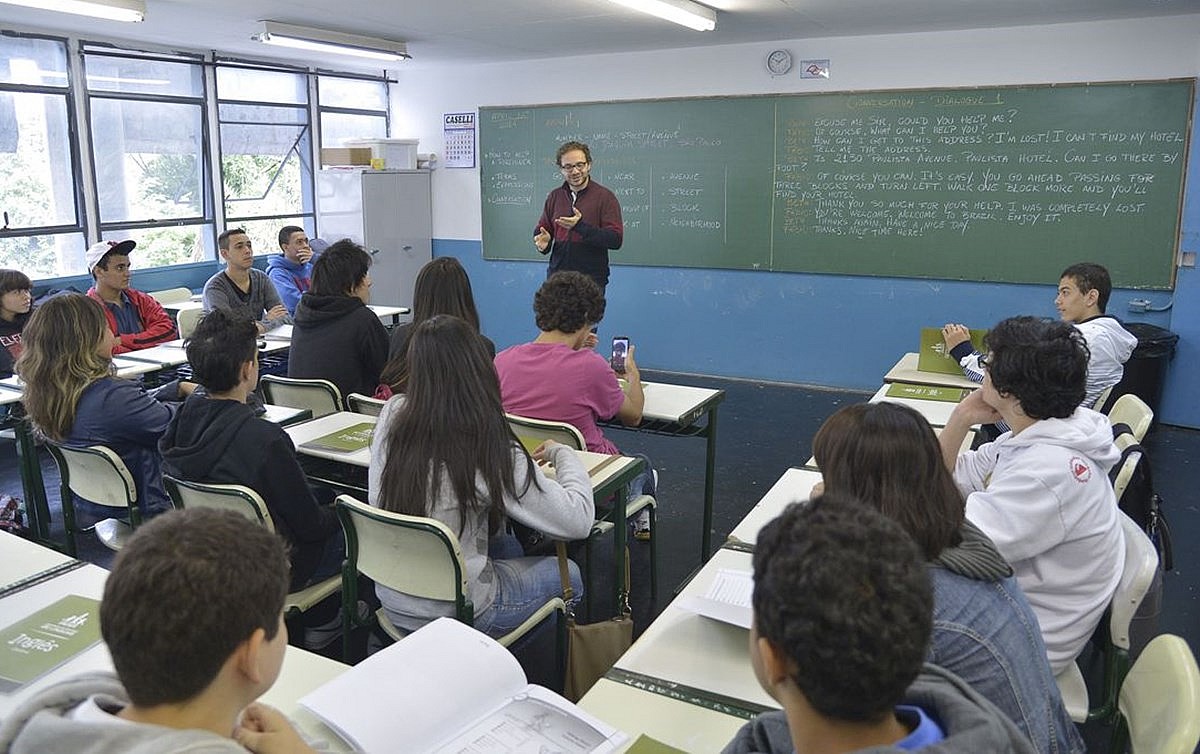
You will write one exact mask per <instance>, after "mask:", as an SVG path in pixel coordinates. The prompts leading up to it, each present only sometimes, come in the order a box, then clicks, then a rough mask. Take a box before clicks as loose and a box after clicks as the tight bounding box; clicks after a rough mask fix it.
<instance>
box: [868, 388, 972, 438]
mask: <svg viewBox="0 0 1200 754" xmlns="http://www.w3.org/2000/svg"><path fill="white" fill-rule="evenodd" d="M890 387H891V385H889V384H884V386H883V387H881V388H879V389H878V390H876V391H875V394H874V395H872V396H871V403H879V402H880V401H888V402H891V403H899V404H901V405H903V406H908V407H909V408H911V409H915V410H916V411H917V412H918V413H920V414H921V416H924V417H925V419H926V420H927V421H928V422H929V423H930V424H931V425H932V426H933V427H935V428H936V427H944V426H946V422H948V421H950V414H951V413H953V412H954V407H955V406H957V405H958V404H957V403H951V402H949V401H930V400H922V399H920V398H892V397H890V396H888V394H887V391H888V388H890Z"/></svg>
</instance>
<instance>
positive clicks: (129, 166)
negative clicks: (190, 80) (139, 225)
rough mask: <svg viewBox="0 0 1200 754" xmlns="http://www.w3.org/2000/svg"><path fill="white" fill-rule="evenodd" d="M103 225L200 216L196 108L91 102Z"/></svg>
mask: <svg viewBox="0 0 1200 754" xmlns="http://www.w3.org/2000/svg"><path fill="white" fill-rule="evenodd" d="M91 106H92V149H93V152H94V154H95V163H96V188H97V194H98V198H99V200H100V220H101V222H105V223H113V222H126V221H141V220H162V219H167V218H177V217H197V218H198V217H203V216H204V181H203V161H202V160H201V157H200V156H201V145H202V140H201V134H202V128H201V114H202V113H201V106H200V105H198V104H196V105H193V104H181V103H171V102H131V101H125V100H113V99H104V98H92V100H91Z"/></svg>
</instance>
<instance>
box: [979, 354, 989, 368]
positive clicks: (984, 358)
mask: <svg viewBox="0 0 1200 754" xmlns="http://www.w3.org/2000/svg"><path fill="white" fill-rule="evenodd" d="M991 361H992V355H991V354H990V353H981V354H979V368H980V369H987V368H988V364H990V363H991Z"/></svg>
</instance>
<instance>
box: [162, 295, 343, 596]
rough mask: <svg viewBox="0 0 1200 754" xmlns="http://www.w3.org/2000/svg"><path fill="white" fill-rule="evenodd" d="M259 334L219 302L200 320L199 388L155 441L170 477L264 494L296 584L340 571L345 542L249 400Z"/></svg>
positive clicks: (194, 357) (192, 346)
mask: <svg viewBox="0 0 1200 754" xmlns="http://www.w3.org/2000/svg"><path fill="white" fill-rule="evenodd" d="M256 335H257V333H256V331H255V327H254V323H253V322H251V321H250V320H248V319H245V318H243V317H240V316H238V315H236V314H233V313H232V312H227V311H223V310H221V309H217V310H215V311H213V312H211V313H209V314H207V315H205V316H204V318H203V319H201V320H200V323H199V324H198V325H196V330H195V332H193V333H192V336H191V337H190V338H189V339H188V342H187V356H188V362H189V363H190V364H191V365H192V374H193V375H194V376H195V379H196V380H197V381H198V382H199V383H200V384H201V385H203V386H204V390H203V391H197V392H196V393H194V394H193V395H192V396H191V397H189V398H188V399H187V401H185V402H184V404H183V406H182V407H181V408H180V409H179V413H178V414H176V416H175V419H174V420H173V421H172V422H171V424H170V426H169V427H168V428H167V431H166V433H165V434H164V435H163V437H162V440H161V441H160V443H159V448H160V449H161V450H162V455H163V470H164V471H165V472H166V473H167V474H170V475H171V476H174V477H178V478H180V479H186V480H189V481H195V482H211V483H217V484H241V485H245V486H246V487H249V488H250V489H252V490H254V491H255V492H257V493H258V494H260V495H262V498H263V501H264V502H265V503H266V504H267V509H268V510H269V511H270V512H271V518H272V519H273V520H274V522H275V529H276V531H278V532H279V534H281V535H282V536H283V538H284V539H285V540H287V542H288V544H289V545H290V555H291V563H292V580H291V590H292V591H296V590H298V589H302V588H303V587H306V586H308V585H310V584H313V583H315V582H317V581H321V580H323V579H327V578H329V577H330V576H333V575H336V574H337V573H338V572H339V571H340V569H341V565H342V559H343V558H344V556H345V541H344V539H343V538H342V529H341V526H340V525H339V524H338V520H337V515H336V514H335V513H334V510H333V508H332V507H331V506H328V505H320V504H318V502H317V500H316V499H315V498H314V497H313V493H312V490H310V489H309V486H308V482H307V481H306V479H305V477H304V471H303V470H302V469H301V468H300V463H299V462H298V461H297V460H296V451H295V448H294V446H293V445H292V441H291V439H289V438H288V436H287V433H286V432H284V431H283V430H282V429H281V428H280V427H279V425H277V424H273V423H271V422H269V421H267V420H266V419H261V418H259V417H257V416H255V415H254V410H253V409H251V408H250V407H249V406H247V405H246V396H247V395H249V393H250V391H251V390H253V389H254V386H255V385H256V384H258V348H257V346H256V344H255V337H256ZM331 497H332V496H331Z"/></svg>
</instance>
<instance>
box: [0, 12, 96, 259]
mask: <svg viewBox="0 0 1200 754" xmlns="http://www.w3.org/2000/svg"><path fill="white" fill-rule="evenodd" d="M68 83H69V82H68V72H67V46H66V43H65V42H64V41H63V40H59V39H47V38H39V37H21V36H13V35H8V34H3V35H0V212H2V213H3V214H2V215H0V266H3V267H13V268H17V269H20V270H22V271H23V272H25V273H26V274H27V275H29V276H30V277H35V278H37V277H51V276H55V275H65V274H70V273H73V272H75V271H77V270H78V269H81V268H82V266H83V251H84V242H83V239H84V235H83V223H82V218H81V217H80V213H79V209H78V208H79V206H80V201H79V194H78V191H77V188H76V187H77V183H76V180H75V176H76V175H77V171H76V165H75V154H76V150H75V149H74V147H73V144H72V140H71V131H72V129H71V120H70V110H69V108H68V97H69V96H70V91H69V89H68Z"/></svg>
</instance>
